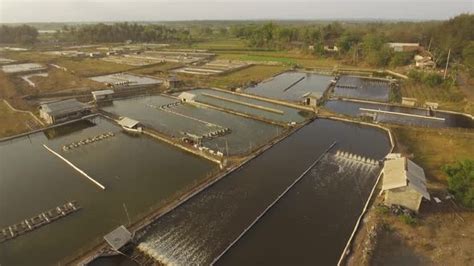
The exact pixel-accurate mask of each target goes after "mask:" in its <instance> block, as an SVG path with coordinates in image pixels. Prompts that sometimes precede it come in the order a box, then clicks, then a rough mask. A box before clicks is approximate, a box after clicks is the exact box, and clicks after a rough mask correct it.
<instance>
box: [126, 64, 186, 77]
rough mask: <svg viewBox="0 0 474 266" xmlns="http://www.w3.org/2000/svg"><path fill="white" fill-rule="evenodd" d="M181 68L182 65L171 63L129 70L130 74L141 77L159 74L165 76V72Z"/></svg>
mask: <svg viewBox="0 0 474 266" xmlns="http://www.w3.org/2000/svg"><path fill="white" fill-rule="evenodd" d="M180 66H182V64H179V63H173V62H165V63H160V64H156V65H152V66H146V67H141V68H137V69H134V70H131V71H130V72H132V73H136V74H142V75H159V74H165V72H167V71H169V70H171V69H173V68H177V67H180Z"/></svg>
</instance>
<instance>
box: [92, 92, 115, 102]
mask: <svg viewBox="0 0 474 266" xmlns="http://www.w3.org/2000/svg"><path fill="white" fill-rule="evenodd" d="M92 97H93V98H94V101H96V102H101V101H112V100H113V97H114V91H113V90H100V91H93V92H92Z"/></svg>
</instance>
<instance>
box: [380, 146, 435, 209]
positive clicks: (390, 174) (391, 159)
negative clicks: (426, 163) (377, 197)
mask: <svg viewBox="0 0 474 266" xmlns="http://www.w3.org/2000/svg"><path fill="white" fill-rule="evenodd" d="M382 191H384V192H385V205H387V206H391V205H400V206H403V207H405V208H407V209H410V210H413V211H415V212H418V210H419V208H420V204H421V200H422V199H423V198H425V199H427V200H430V194H429V193H428V190H427V189H426V177H425V172H424V171H423V168H421V167H420V166H418V165H416V164H415V163H414V162H412V161H411V160H410V159H408V158H406V157H401V156H395V155H389V156H387V158H386V161H385V165H384V168H383V183H382Z"/></svg>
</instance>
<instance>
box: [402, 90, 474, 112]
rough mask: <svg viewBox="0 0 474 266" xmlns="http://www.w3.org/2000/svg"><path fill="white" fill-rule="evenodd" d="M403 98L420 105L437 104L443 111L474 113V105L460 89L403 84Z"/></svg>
mask: <svg viewBox="0 0 474 266" xmlns="http://www.w3.org/2000/svg"><path fill="white" fill-rule="evenodd" d="M401 93H402V97H411V98H416V99H418V101H419V102H420V103H423V102H425V101H429V102H437V103H439V104H440V107H441V108H442V109H449V110H453V111H459V112H468V113H474V103H472V102H469V101H467V100H466V99H465V97H464V95H463V93H462V92H461V90H459V88H457V87H452V88H444V87H429V86H425V85H419V84H411V83H403V84H402V86H401Z"/></svg>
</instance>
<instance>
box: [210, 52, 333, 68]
mask: <svg viewBox="0 0 474 266" xmlns="http://www.w3.org/2000/svg"><path fill="white" fill-rule="evenodd" d="M217 57H218V59H230V60H242V61H254V62H262V63H280V64H285V65H299V66H302V67H307V68H312V67H333V66H335V65H339V62H338V61H337V60H335V59H333V58H326V57H316V56H312V55H307V54H301V53H298V52H292V51H248V52H247V51H246V52H242V51H235V52H230V51H226V52H224V53H219V54H218V56H217Z"/></svg>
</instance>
